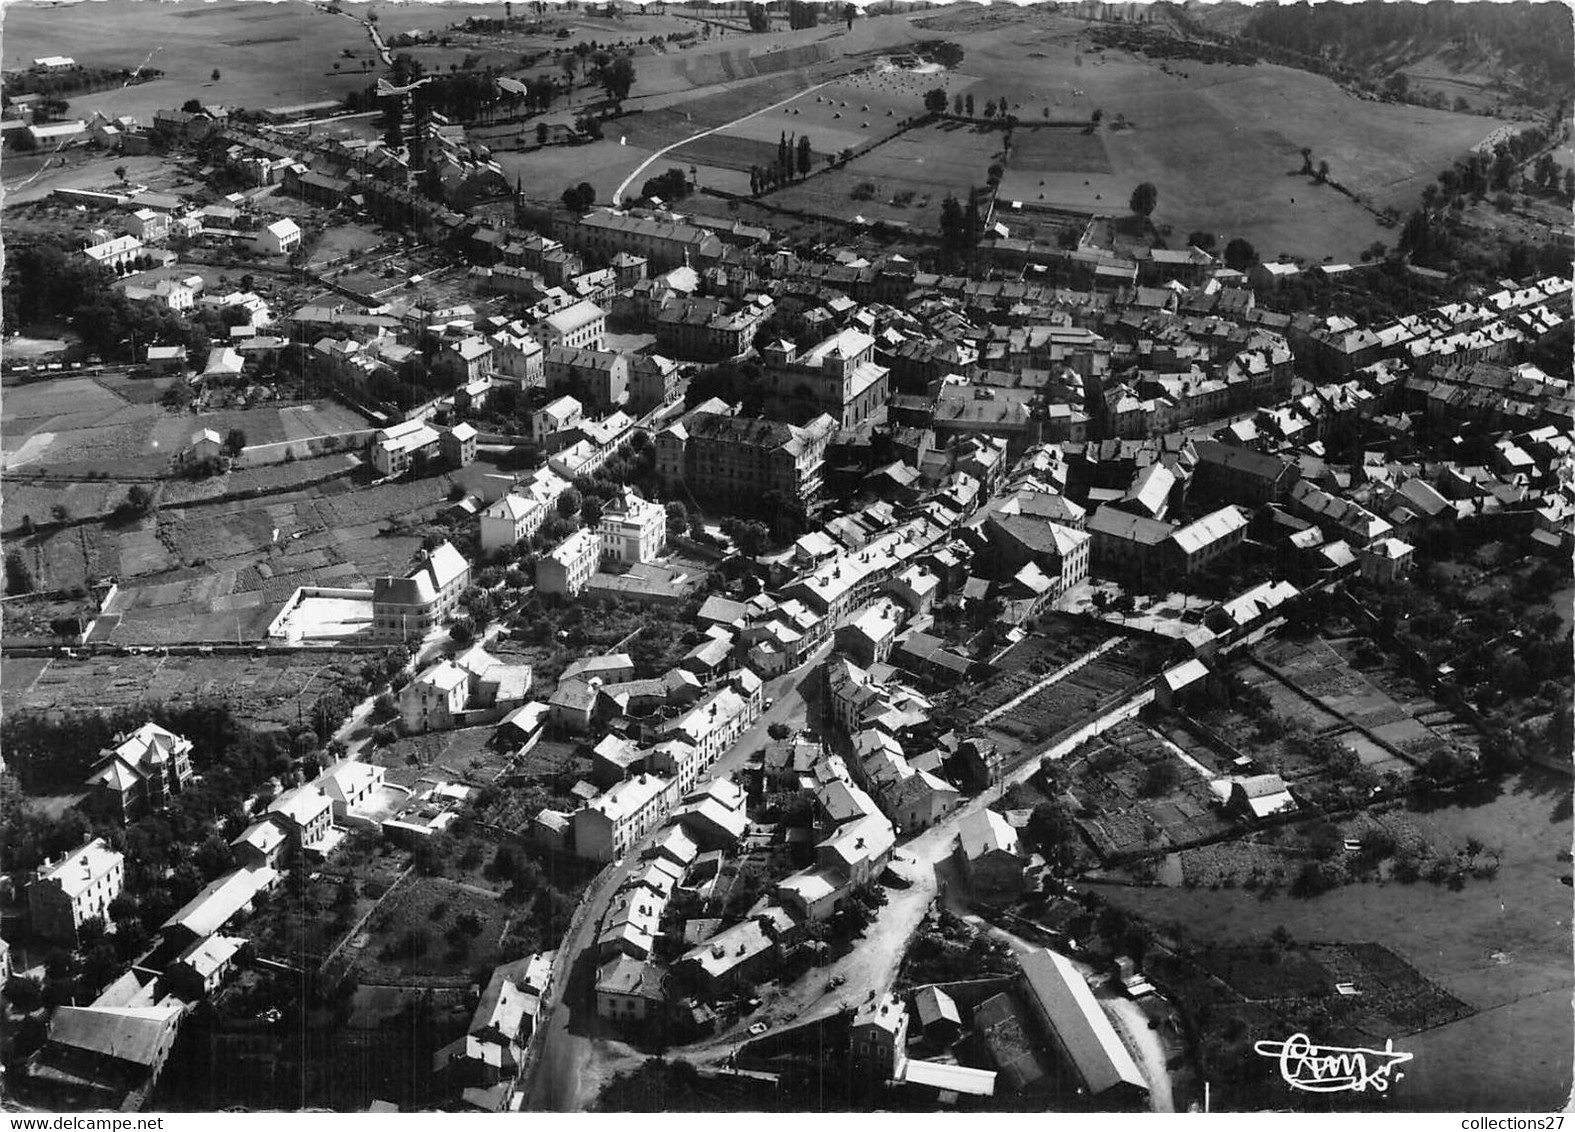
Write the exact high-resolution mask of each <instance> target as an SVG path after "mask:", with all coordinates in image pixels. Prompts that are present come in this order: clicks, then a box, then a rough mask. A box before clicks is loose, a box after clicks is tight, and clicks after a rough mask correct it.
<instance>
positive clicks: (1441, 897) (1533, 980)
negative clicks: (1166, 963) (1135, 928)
mask: <svg viewBox="0 0 1575 1132" xmlns="http://www.w3.org/2000/svg"><path fill="white" fill-rule="evenodd" d="M1406 817H1407V818H1409V820H1410V821H1411V822H1412V823H1413V824H1414V825H1415V826H1416V827H1417V828H1418V829H1419V830H1420V831H1421V832H1422V833H1423V835H1425V836H1426V837H1427V838H1428V839H1429V840H1430V841H1431V842H1432V843H1433V844H1435V845H1438V846H1441V847H1457V846H1460V845H1463V844H1464V843H1465V841H1466V839H1468V838H1470V837H1473V836H1474V837H1479V838H1481V839H1482V840H1483V842H1484V843H1485V844H1487V845H1488V846H1490V847H1493V848H1497V849H1499V850H1500V851H1501V853H1502V864H1501V866H1500V868H1499V870H1498V872H1497V874H1496V875H1495V876H1494V877H1492V878H1489V879H1472V880H1468V881H1467V882H1466V884H1465V885H1464V887H1463V888H1461V889H1460V890H1459V891H1451V890H1450V889H1448V888H1446V887H1442V886H1435V885H1432V884H1427V883H1417V884H1413V885H1404V884H1399V883H1396V882H1392V881H1391V882H1385V883H1367V884H1352V885H1346V886H1344V887H1342V888H1338V889H1335V890H1333V891H1331V892H1328V893H1325V894H1323V895H1321V896H1315V897H1311V898H1308V899H1292V898H1289V897H1283V896H1282V897H1277V898H1274V899H1272V900H1263V899H1260V898H1259V897H1258V896H1256V895H1255V894H1253V893H1245V892H1241V891H1233V890H1220V891H1211V890H1208V889H1202V888H1200V889H1193V890H1180V889H1171V888H1125V887H1120V886H1106V885H1097V886H1095V887H1097V888H1098V891H1099V892H1100V893H1101V895H1103V896H1104V897H1105V899H1107V900H1108V901H1110V902H1111V903H1112V904H1115V905H1117V906H1119V907H1121V908H1123V909H1126V910H1129V911H1132V912H1134V913H1136V914H1139V915H1142V916H1144V917H1147V918H1150V919H1152V920H1155V921H1158V922H1161V923H1164V922H1169V921H1175V920H1179V921H1181V922H1183V923H1185V924H1186V926H1187V932H1188V935H1189V936H1190V937H1191V938H1193V939H1199V940H1214V941H1218V942H1220V943H1230V942H1232V941H1238V940H1240V939H1242V938H1244V937H1245V938H1255V937H1262V936H1266V935H1267V934H1268V933H1269V932H1270V931H1272V930H1273V928H1274V927H1275V926H1277V925H1284V927H1285V928H1286V930H1287V931H1289V932H1290V934H1291V936H1292V937H1293V938H1295V939H1297V940H1305V941H1320V940H1332V939H1336V938H1337V939H1339V940H1340V941H1371V942H1374V943H1378V944H1381V945H1383V946H1385V947H1387V948H1389V949H1390V950H1392V951H1394V952H1395V953H1396V954H1397V955H1398V956H1399V957H1400V958H1401V959H1403V960H1404V961H1406V962H1407V963H1409V964H1411V965H1412V966H1414V967H1415V968H1416V969H1417V971H1418V972H1419V973H1420V974H1421V975H1422V976H1424V977H1425V978H1427V979H1429V980H1431V981H1433V982H1434V983H1436V984H1438V986H1439V987H1440V988H1442V989H1443V990H1444V991H1445V992H1447V993H1448V994H1450V995H1452V996H1454V997H1455V998H1457V999H1459V1000H1461V1001H1462V1002H1464V1003H1466V1004H1467V1005H1468V1006H1470V1007H1471V1008H1473V1009H1474V1010H1475V1011H1477V1013H1476V1014H1474V1015H1473V1016H1472V1017H1470V1018H1466V1019H1463V1020H1460V1021H1456V1022H1453V1023H1450V1024H1449V1025H1447V1026H1443V1027H1441V1028H1439V1029H1437V1030H1432V1031H1429V1032H1428V1033H1426V1034H1421V1035H1418V1036H1415V1037H1413V1038H1410V1039H1408V1040H1407V1041H1405V1042H1400V1043H1397V1045H1398V1046H1399V1047H1400V1048H1402V1049H1409V1050H1412V1051H1414V1052H1416V1054H1417V1056H1416V1060H1415V1061H1414V1062H1413V1065H1412V1066H1411V1067H1408V1069H1414V1071H1415V1074H1416V1076H1414V1077H1413V1076H1409V1075H1408V1078H1407V1080H1406V1081H1405V1082H1403V1083H1402V1084H1400V1085H1399V1086H1398V1087H1397V1089H1396V1090H1395V1092H1394V1099H1395V1101H1396V1103H1398V1104H1400V1105H1401V1106H1402V1107H1405V1108H1408V1109H1409V1108H1414V1107H1420V1108H1425V1109H1430V1110H1440V1111H1448V1110H1451V1109H1462V1108H1470V1107H1473V1106H1475V1107H1484V1106H1485V1107H1495V1106H1507V1107H1509V1108H1512V1109H1514V1110H1517V1111H1520V1110H1527V1111H1534V1110H1538V1109H1554V1108H1558V1107H1560V1106H1562V1104H1563V1103H1564V1101H1565V1099H1566V1098H1567V1097H1568V1095H1569V1090H1570V1085H1571V1057H1570V1050H1571V1047H1572V1037H1575V1028H1572V1020H1571V1017H1570V1010H1569V1001H1570V993H1571V987H1572V983H1575V978H1572V975H1571V959H1572V956H1571V935H1570V912H1569V891H1568V889H1567V888H1565V887H1564V886H1563V885H1562V884H1561V883H1560V882H1559V878H1560V875H1567V873H1568V868H1569V866H1568V865H1567V864H1563V863H1560V862H1559V861H1558V860H1557V854H1558V852H1559V850H1561V849H1563V848H1566V847H1567V846H1568V845H1569V842H1570V836H1571V831H1572V830H1571V826H1572V822H1571V812H1570V804H1569V779H1568V777H1567V776H1560V775H1556V774H1549V773H1548V772H1546V771H1536V770H1528V771H1525V772H1522V773H1521V774H1520V775H1519V776H1518V777H1516V778H1515V779H1513V780H1511V781H1510V782H1509V783H1508V784H1507V785H1506V786H1505V788H1504V789H1503V791H1502V793H1500V794H1498V796H1497V797H1493V798H1490V799H1489V800H1485V801H1483V800H1453V801H1449V802H1447V803H1446V804H1443V805H1440V806H1438V807H1437V808H1436V809H1431V810H1427V811H1412V812H1410V813H1408V814H1407V815H1406ZM1334 925H1338V928H1336V927H1334ZM1512 1025H1513V1026H1516V1027H1518V1028H1517V1029H1516V1030H1515V1032H1514V1034H1513V1040H1509V1039H1510V1034H1509V1027H1510V1026H1512ZM1264 1036H1276V1037H1278V1036H1281V1035H1264ZM1424 1064H1425V1068H1424ZM1424 1074H1425V1075H1424Z"/></svg>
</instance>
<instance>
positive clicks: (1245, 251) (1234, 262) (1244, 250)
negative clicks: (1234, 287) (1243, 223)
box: [1225, 236, 1258, 271]
mask: <svg viewBox="0 0 1575 1132" xmlns="http://www.w3.org/2000/svg"><path fill="white" fill-rule="evenodd" d="M1257 262H1258V250H1257V249H1256V248H1254V247H1253V246H1252V245H1251V244H1250V243H1248V242H1247V241H1246V240H1244V239H1242V238H1241V237H1240V236H1237V237H1236V238H1235V239H1233V240H1232V241H1231V242H1230V243H1228V244H1226V245H1225V266H1226V267H1229V268H1231V269H1232V270H1233V271H1246V270H1247V269H1248V268H1249V267H1251V266H1252V265H1253V264H1255V263H1257Z"/></svg>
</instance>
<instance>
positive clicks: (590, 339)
mask: <svg viewBox="0 0 1575 1132" xmlns="http://www.w3.org/2000/svg"><path fill="white" fill-rule="evenodd" d="M606 333H607V312H606V311H604V310H602V308H601V307H599V306H597V305H596V304H595V303H593V302H591V301H590V300H589V299H581V300H580V301H579V302H577V303H574V304H572V305H570V306H567V307H564V308H563V309H562V310H561V311H557V312H556V313H554V314H549V315H548V316H547V317H546V318H544V319H542V320H541V322H540V323H538V324H537V326H536V336H537V337H538V338H540V339H541V344H542V345H543V346H544V347H546V348H547V349H549V350H550V349H552V347H554V346H563V347H566V348H568V349H571V350H600V349H601V348H602V339H603V337H604V336H605V335H606Z"/></svg>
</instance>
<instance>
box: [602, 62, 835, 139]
mask: <svg viewBox="0 0 1575 1132" xmlns="http://www.w3.org/2000/svg"><path fill="white" fill-rule="evenodd" d="M811 83H812V80H811V79H810V78H809V77H808V76H806V75H802V74H797V73H793V72H789V73H785V74H779V75H772V76H770V77H769V78H765V79H758V80H755V81H753V82H747V83H740V84H739V85H737V86H734V87H730V88H729V89H727V90H723V91H718V92H716V93H714V94H706V95H702V96H701V97H699V98H692V99H689V100H688V101H686V102H683V103H680V104H677V105H674V106H669V107H666V108H664V109H661V110H650V111H647V112H645V113H643V114H634V115H630V116H629V117H627V118H622V119H619V120H618V121H616V122H610V123H608V125H607V132H608V133H609V134H615V133H616V134H618V135H619V136H622V137H625V138H626V139H627V144H628V145H630V146H634V147H637V148H641V149H647V150H654V149H661V148H662V147H663V146H669V145H673V144H674V143H676V142H681V141H683V140H684V139H686V138H690V137H693V136H694V135H695V134H697V133H700V132H701V131H702V130H709V129H714V128H716V127H717V126H725V125H727V124H728V123H729V122H732V121H734V120H735V119H737V118H740V117H742V116H743V115H745V114H749V113H751V112H753V111H756V110H761V109H764V108H765V107H767V106H770V105H771V104H772V103H774V102H780V101H782V100H783V99H785V98H789V97H791V96H792V95H794V94H796V93H797V92H799V91H801V90H804V89H805V88H806V87H808V86H810V85H811ZM772 140H773V141H774V140H775V135H773V137H772ZM581 148H583V147H581Z"/></svg>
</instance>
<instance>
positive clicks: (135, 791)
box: [87, 720, 192, 823]
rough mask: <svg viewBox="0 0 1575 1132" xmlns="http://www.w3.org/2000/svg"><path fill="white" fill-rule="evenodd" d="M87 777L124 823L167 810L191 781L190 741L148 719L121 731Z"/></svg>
mask: <svg viewBox="0 0 1575 1132" xmlns="http://www.w3.org/2000/svg"><path fill="white" fill-rule="evenodd" d="M114 744H115V745H114V746H112V747H109V748H106V749H105V750H103V751H101V752H99V758H98V761H97V762H96V763H95V764H94V766H93V770H92V772H91V773H90V774H89V775H88V777H87V785H88V789H89V790H91V791H92V792H93V797H94V800H95V802H96V803H98V804H100V805H101V806H102V808H103V809H104V810H105V811H106V812H108V813H110V814H112V815H114V817H115V818H116V819H117V820H119V821H120V822H122V823H127V822H133V821H136V820H137V819H138V818H139V817H141V816H142V815H143V814H145V813H148V812H149V811H152V810H160V809H163V808H164V806H165V805H167V804H168V802H169V800H170V798H172V797H173V796H174V795H176V794H179V793H180V792H181V791H182V790H183V789H184V788H185V787H186V784H187V783H189V782H190V781H191V776H192V769H191V749H192V747H191V741H190V740H189V739H186V738H183V737H182V736H180V735H176V734H175V733H174V732H173V731H168V730H166V729H165V728H163V727H160V726H159V725H158V724H156V723H154V722H152V721H151V720H149V721H148V722H146V723H144V724H143V725H142V726H141V727H139V728H137V729H136V730H135V731H131V732H128V733H125V734H122V735H117V736H116V737H115V740H114Z"/></svg>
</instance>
